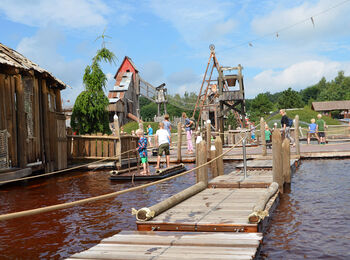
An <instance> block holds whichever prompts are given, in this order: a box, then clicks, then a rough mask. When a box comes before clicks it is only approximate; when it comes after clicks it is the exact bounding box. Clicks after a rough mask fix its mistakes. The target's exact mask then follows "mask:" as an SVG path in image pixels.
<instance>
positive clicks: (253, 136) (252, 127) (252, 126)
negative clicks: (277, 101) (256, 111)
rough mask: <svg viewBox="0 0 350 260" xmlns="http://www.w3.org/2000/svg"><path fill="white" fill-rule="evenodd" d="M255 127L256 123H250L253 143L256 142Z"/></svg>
mask: <svg viewBox="0 0 350 260" xmlns="http://www.w3.org/2000/svg"><path fill="white" fill-rule="evenodd" d="M255 129H256V127H255V125H254V122H252V123H250V134H251V138H252V142H253V143H254V142H255Z"/></svg>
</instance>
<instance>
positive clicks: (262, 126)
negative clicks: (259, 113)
mask: <svg viewBox="0 0 350 260" xmlns="http://www.w3.org/2000/svg"><path fill="white" fill-rule="evenodd" d="M260 136H261V145H262V155H263V156H266V154H267V151H266V140H265V121H264V118H260Z"/></svg>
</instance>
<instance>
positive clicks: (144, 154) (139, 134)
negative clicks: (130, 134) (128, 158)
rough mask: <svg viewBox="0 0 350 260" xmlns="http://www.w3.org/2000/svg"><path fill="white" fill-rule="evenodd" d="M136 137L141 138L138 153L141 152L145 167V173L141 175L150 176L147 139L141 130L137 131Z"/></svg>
mask: <svg viewBox="0 0 350 260" xmlns="http://www.w3.org/2000/svg"><path fill="white" fill-rule="evenodd" d="M136 135H137V137H138V138H139V141H138V143H137V145H138V146H137V148H136V151H138V152H139V155H140V158H141V163H142V166H143V172H141V174H142V175H150V172H149V164H148V158H147V138H146V137H144V136H143V131H142V130H141V129H137V131H136Z"/></svg>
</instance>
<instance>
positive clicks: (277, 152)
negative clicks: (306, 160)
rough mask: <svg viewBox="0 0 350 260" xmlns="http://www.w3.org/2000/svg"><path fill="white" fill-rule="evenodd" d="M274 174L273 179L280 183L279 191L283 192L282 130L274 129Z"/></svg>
mask: <svg viewBox="0 0 350 260" xmlns="http://www.w3.org/2000/svg"><path fill="white" fill-rule="evenodd" d="M272 176H273V181H274V182H277V183H278V188H279V191H280V192H281V193H283V172H282V137H281V132H280V131H273V134H272Z"/></svg>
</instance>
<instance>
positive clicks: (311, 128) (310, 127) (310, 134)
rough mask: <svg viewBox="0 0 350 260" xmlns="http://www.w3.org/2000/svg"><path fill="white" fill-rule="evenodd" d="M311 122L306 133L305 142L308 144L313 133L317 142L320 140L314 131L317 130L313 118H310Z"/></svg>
mask: <svg viewBox="0 0 350 260" xmlns="http://www.w3.org/2000/svg"><path fill="white" fill-rule="evenodd" d="M310 121H311V124H309V131H308V133H307V144H310V137H311V136H312V135H314V136H315V137H316V139H317V141H318V142H320V139H319V137H318V134H317V133H316V130H317V125H316V124H315V122H316V121H315V118H312V119H311V120H310Z"/></svg>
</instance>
